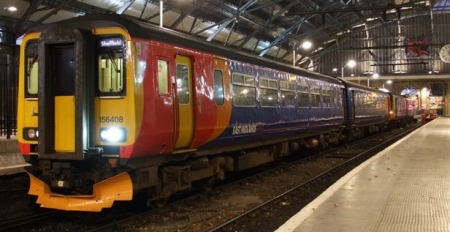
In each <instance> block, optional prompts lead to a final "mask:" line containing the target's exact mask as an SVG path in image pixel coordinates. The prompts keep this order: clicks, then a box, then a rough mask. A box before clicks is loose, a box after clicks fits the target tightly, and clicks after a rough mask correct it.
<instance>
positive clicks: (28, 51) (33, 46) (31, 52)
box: [25, 40, 39, 97]
mask: <svg viewBox="0 0 450 232" xmlns="http://www.w3.org/2000/svg"><path fill="white" fill-rule="evenodd" d="M37 59H38V46H37V40H30V41H29V42H28V43H27V46H26V48H25V64H26V66H25V81H26V91H25V93H26V94H27V95H34V96H35V95H37V94H38V66H39V65H38V62H37ZM28 97H31V96H28Z"/></svg>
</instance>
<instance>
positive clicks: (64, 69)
mask: <svg viewBox="0 0 450 232" xmlns="http://www.w3.org/2000/svg"><path fill="white" fill-rule="evenodd" d="M93 46H94V43H93V37H92V35H91V34H90V32H87V31H81V30H78V29H74V28H63V29H60V30H57V31H45V32H43V33H42V34H41V36H40V38H39V40H38V54H39V56H38V64H39V74H38V85H39V91H38V131H39V136H38V143H39V146H38V153H39V156H40V157H41V158H53V159H79V160H82V159H84V156H85V154H84V151H86V150H87V149H88V148H89V147H90V146H93V136H92V134H93V133H92V132H93V123H94V108H93V105H94V103H93V102H94V83H95V78H94V74H93V71H92V70H95V68H94V55H93V54H94V53H93V52H92V51H93V50H94V47H93Z"/></svg>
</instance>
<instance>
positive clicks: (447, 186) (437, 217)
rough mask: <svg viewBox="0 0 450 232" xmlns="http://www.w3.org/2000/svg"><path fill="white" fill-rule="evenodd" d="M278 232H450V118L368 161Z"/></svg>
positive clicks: (428, 124)
mask: <svg viewBox="0 0 450 232" xmlns="http://www.w3.org/2000/svg"><path fill="white" fill-rule="evenodd" d="M276 231H277V232H287V231H294V232H300V231H302V232H304V231H307V232H308V231H323V232H327V231H346V232H360V231H382V232H385V231H395V232H398V231H405V232H406V231H408V232H414V231H450V117H442V116H441V117H438V118H436V119H434V120H432V121H430V122H428V123H427V124H425V125H424V126H422V127H421V128H419V129H417V130H416V131H414V132H412V133H411V134H409V135H408V136H406V137H405V138H403V139H401V140H399V141H398V142H396V143H395V144H393V145H391V146H390V147H388V148H386V149H385V150H383V151H382V152H380V153H378V154H377V155H376V156H374V157H372V158H371V159H369V160H367V161H366V162H364V163H363V164H361V165H360V166H358V167H357V168H355V169H354V170H352V171H351V172H350V173H348V174H347V175H345V176H344V177H343V178H341V179H340V180H338V181H337V182H336V183H335V184H334V185H332V186H331V187H330V188H328V189H327V190H326V191H325V192H324V193H322V194H321V195H320V196H319V197H317V198H316V199H315V200H314V201H312V202H311V203H310V204H309V205H307V206H306V207H304V208H303V209H302V210H301V211H300V212H299V213H297V214H296V215H294V216H293V217H292V218H291V219H289V220H288V221H287V222H286V223H285V224H284V225H282V226H281V227H279V228H278V229H277V230H276Z"/></svg>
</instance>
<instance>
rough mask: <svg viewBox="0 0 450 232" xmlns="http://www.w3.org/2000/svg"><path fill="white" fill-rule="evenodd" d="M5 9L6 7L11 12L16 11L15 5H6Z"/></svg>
mask: <svg viewBox="0 0 450 232" xmlns="http://www.w3.org/2000/svg"><path fill="white" fill-rule="evenodd" d="M6 9H8V10H9V11H11V12H14V11H17V7H15V6H9V7H6Z"/></svg>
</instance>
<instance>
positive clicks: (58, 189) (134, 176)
mask: <svg viewBox="0 0 450 232" xmlns="http://www.w3.org/2000/svg"><path fill="white" fill-rule="evenodd" d="M387 128H388V127H387V124H384V123H383V124H379V125H371V126H367V127H354V128H342V130H338V131H330V132H328V133H323V134H318V135H311V136H309V137H292V138H290V139H287V140H286V139H285V140H279V141H271V143H266V144H259V145H258V146H257V147H256V145H257V142H255V143H254V144H251V143H249V144H246V145H245V146H246V147H236V148H234V149H233V150H234V152H227V151H225V150H224V151H215V152H214V154H215V155H211V153H212V152H211V150H210V149H208V151H204V152H202V151H198V152H196V153H185V154H172V155H167V154H166V155H159V156H154V157H150V158H136V159H128V160H124V159H122V160H121V159H118V158H104V157H103V158H102V157H95V156H93V157H90V158H89V159H88V160H85V161H64V160H39V166H40V171H41V173H40V174H36V173H35V174H33V175H34V176H39V180H40V181H42V182H43V183H45V184H46V185H47V186H49V188H50V190H46V191H47V193H46V194H47V195H46V196H47V197H49V196H55V195H58V194H60V196H77V195H79V196H80V198H82V196H86V195H91V196H92V195H95V194H98V193H102V194H104V193H107V195H103V196H97V198H99V199H95V202H98V201H103V199H101V198H111V199H113V201H116V200H131V199H130V196H131V198H133V196H136V195H138V194H139V195H140V196H142V195H143V196H144V198H145V200H146V205H147V206H150V205H156V206H160V205H161V204H163V203H164V202H165V201H166V200H167V199H169V198H170V197H171V196H172V195H174V194H177V193H181V192H187V191H191V190H192V189H193V188H194V186H196V187H200V188H204V189H209V188H211V187H212V185H213V184H214V182H215V181H217V180H224V179H225V178H226V176H227V174H229V173H236V172H239V171H242V170H246V169H249V168H253V167H256V166H259V165H262V164H267V163H270V162H273V161H276V160H280V159H282V158H283V157H286V156H290V155H293V154H296V155H297V154H299V153H300V155H302V152H301V150H323V149H328V148H330V147H332V146H337V145H339V144H340V143H345V142H348V141H351V140H354V139H357V138H361V137H363V136H365V135H367V134H372V133H375V132H378V131H382V130H385V129H387ZM240 146H242V145H240ZM223 149H225V148H223ZM226 149H228V150H229V149H230V147H227V148H226ZM86 161H88V162H86ZM87 163H89V166H86V164H87ZM32 178H33V177H32ZM37 182H38V181H37V180H36V183H37ZM39 185H42V184H39ZM39 185H38V184H35V187H34V188H36V189H37V188H39ZM107 185H111V186H108V187H106V188H107V191H105V190H104V189H102V190H99V189H98V188H99V186H100V187H103V188H105V186H107ZM113 186H114V187H113ZM41 188H43V189H45V187H41ZM31 189H32V188H30V191H31ZM48 191H51V194H50V193H48ZM42 192H45V191H44V190H41V193H36V194H34V195H41V194H42ZM30 194H33V193H30ZM118 195H120V197H118ZM43 202H46V201H45V200H43ZM43 202H39V201H38V203H41V204H42V205H43V207H48V204H47V205H46V204H45V203H43ZM59 204H61V203H59ZM71 204H72V203H71ZM72 205H76V204H72ZM111 206H112V202H108V204H104V205H102V206H101V208H92V209H91V208H86V207H81V208H76V207H75V208H61V209H65V210H88V211H100V210H101V209H102V208H107V207H111Z"/></svg>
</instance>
